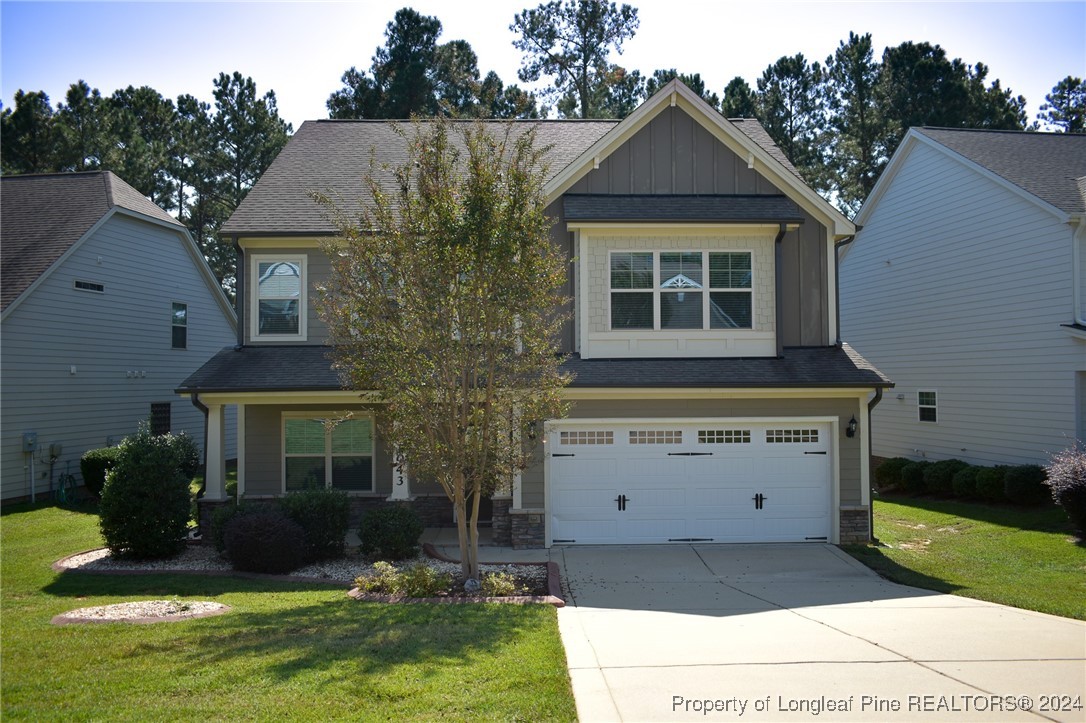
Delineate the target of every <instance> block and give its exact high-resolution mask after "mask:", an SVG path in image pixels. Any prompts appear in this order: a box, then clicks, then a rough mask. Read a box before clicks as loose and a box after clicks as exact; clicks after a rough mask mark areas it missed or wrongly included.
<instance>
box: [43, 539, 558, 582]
mask: <svg viewBox="0 0 1086 723" xmlns="http://www.w3.org/2000/svg"><path fill="white" fill-rule="evenodd" d="M416 562H421V563H424V564H426V565H429V566H430V567H432V568H434V569H436V570H438V571H439V572H448V573H451V574H453V575H454V576H455V575H459V574H460V564H459V563H455V562H443V561H441V560H434V559H431V558H427V557H422V556H421V555H420V556H419V557H418V558H416V559H415V560H407V561H405V562H399V563H396V567H407V566H409V565H411V564H414V563H416ZM63 566H64V567H65V568H68V569H79V570H131V571H147V570H151V571H162V572H169V571H173V570H178V571H180V570H187V571H205V572H229V571H231V570H232V568H231V567H230V563H229V562H227V561H226V560H224V559H222V558H221V557H220V556H219V554H218V553H217V552H216V551H215V549H214V548H213V547H210V546H203V545H190V546H189V547H186V548H185V550H184V552H182V553H181V554H180V555H178V556H177V557H173V558H170V559H169V560H146V561H144V560H139V561H135V560H117V559H114V558H113V557H111V556H110V554H109V550H108V549H106V548H102V549H100V550H91V551H90V552H84V553H82V554H80V555H73V556H72V557H69V558H67V559H66V560H64V561H63ZM480 567H481V569H482V571H483V572H505V573H509V574H514V575H516V576H518V577H526V578H531V579H533V580H537V581H543V580H546V579H547V567H546V565H495V564H483V565H481V566H480ZM372 572H373V566H372V565H371V564H370V563H368V562H367V561H365V560H363V559H362V558H360V557H358V556H357V555H351V554H350V553H348V555H347V557H343V558H340V559H338V560H325V561H324V562H317V563H314V564H312V565H306V566H305V567H300V568H298V569H297V570H295V571H294V572H292V573H290V574H291V575H294V576H299V577H310V578H316V579H320V580H328V581H330V582H343V583H352V584H353V583H354V581H355V578H357V577H358V576H360V575H367V574H371V573H372Z"/></svg>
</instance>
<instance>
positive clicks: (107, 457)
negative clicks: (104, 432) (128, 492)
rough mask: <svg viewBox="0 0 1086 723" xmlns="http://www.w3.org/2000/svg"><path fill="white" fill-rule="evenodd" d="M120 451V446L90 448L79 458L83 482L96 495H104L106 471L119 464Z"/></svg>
mask: <svg viewBox="0 0 1086 723" xmlns="http://www.w3.org/2000/svg"><path fill="white" fill-rule="evenodd" d="M119 451H120V448H119V447H102V448H101V449H88V450H87V451H86V452H84V453H83V456H82V457H80V458H79V471H80V472H81V473H82V474H83V484H84V485H85V486H86V488H87V491H88V492H90V493H91V494H93V495H94V496H95V497H101V496H102V488H103V487H105V485H106V472H108V471H110V470H111V469H113V466H114V465H115V464H117V454H118V453H119Z"/></svg>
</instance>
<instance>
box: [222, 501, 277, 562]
mask: <svg viewBox="0 0 1086 723" xmlns="http://www.w3.org/2000/svg"><path fill="white" fill-rule="evenodd" d="M262 509H267V506H266V505H258V506H251V507H250V506H247V505H243V504H236V505H223V506H222V507H216V508H215V510H214V511H213V512H212V513H211V541H212V542H213V543H214V545H215V550H216V551H218V553H219V554H220V555H222V554H224V553H225V552H226V526H227V525H229V524H230V521H231V520H233V519H234V518H235V517H240V516H242V515H247V514H250V513H253V512H257V511H259V510H262Z"/></svg>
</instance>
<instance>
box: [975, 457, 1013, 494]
mask: <svg viewBox="0 0 1086 723" xmlns="http://www.w3.org/2000/svg"><path fill="white" fill-rule="evenodd" d="M1006 473H1007V468H1006V467H1005V466H1003V465H999V466H997V467H981V468H980V471H979V472H977V496H978V497H980V498H981V499H983V500H987V501H988V502H1003V501H1004V500H1006V497H1005V496H1004V494H1003V476H1004V475H1005V474H1006Z"/></svg>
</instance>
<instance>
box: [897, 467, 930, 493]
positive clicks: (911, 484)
mask: <svg viewBox="0 0 1086 723" xmlns="http://www.w3.org/2000/svg"><path fill="white" fill-rule="evenodd" d="M930 466H931V462H909V464H907V465H905V466H904V467H902V468H901V487H902V489H903V490H904V491H905V492H908V493H909V494H911V495H922V494H924V492H925V490H927V487H926V486H925V485H924V471H925V470H926V469H927V468H928V467H930Z"/></svg>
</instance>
